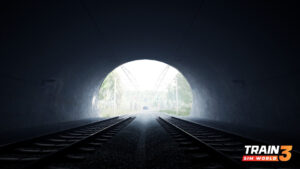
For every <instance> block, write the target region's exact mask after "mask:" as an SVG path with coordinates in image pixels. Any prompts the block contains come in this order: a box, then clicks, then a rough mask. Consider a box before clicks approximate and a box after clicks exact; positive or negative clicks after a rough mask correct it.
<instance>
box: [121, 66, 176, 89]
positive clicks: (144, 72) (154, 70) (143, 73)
mask: <svg viewBox="0 0 300 169" xmlns="http://www.w3.org/2000/svg"><path fill="white" fill-rule="evenodd" d="M122 66H123V67H125V69H127V70H128V71H129V72H130V74H131V75H132V77H133V78H134V79H132V80H135V81H136V83H137V85H138V90H140V91H145V90H157V89H156V87H157V86H156V85H157V82H158V78H159V76H160V75H161V74H162V73H163V70H164V69H165V68H166V67H168V70H167V72H166V75H165V76H164V78H163V79H162V82H161V84H160V86H159V89H158V90H164V89H165V88H166V85H168V83H166V82H170V81H171V80H172V79H173V78H174V77H175V75H176V74H177V73H178V70H176V69H175V68H173V67H171V66H169V65H167V64H165V63H162V62H158V61H153V60H137V61H132V62H128V63H125V64H123V65H121V66H120V67H118V68H116V71H117V72H118V73H120V74H121V75H122V76H121V79H122V81H123V82H124V83H125V84H124V85H126V86H131V87H130V88H131V89H134V86H133V85H132V82H130V80H129V79H128V77H127V75H126V74H125V72H124V71H123V70H122Z"/></svg>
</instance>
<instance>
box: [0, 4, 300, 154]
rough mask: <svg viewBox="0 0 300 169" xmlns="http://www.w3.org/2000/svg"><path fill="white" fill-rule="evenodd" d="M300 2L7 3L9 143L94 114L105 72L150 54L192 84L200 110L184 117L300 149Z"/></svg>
mask: <svg viewBox="0 0 300 169" xmlns="http://www.w3.org/2000/svg"><path fill="white" fill-rule="evenodd" d="M296 6H297V5H296V2H293V1H288V2H283V1H270V2H269V1H268V2H267V1H226V2H225V1H204V0H203V1H128V2H125V1H123V2H112V1H111V2H109V1H107V2H100V1H95V0H88V1H83V0H78V1H72V2H71V1H28V2H10V3H7V4H5V5H3V6H2V7H1V20H2V23H1V25H2V26H1V28H0V30H1V67H0V69H1V83H0V84H1V87H0V91H1V97H0V98H1V110H0V111H1V113H0V114H1V118H0V125H1V127H0V133H2V135H3V137H2V136H1V137H2V138H3V139H2V143H6V142H9V141H12V140H14V139H16V138H17V139H23V136H22V134H20V133H23V132H25V133H29V134H27V135H26V137H27V136H30V135H31V132H32V131H34V130H36V129H38V128H40V129H42V128H47V127H51V126H56V125H57V124H60V123H72V122H74V121H84V120H95V119H97V118H98V114H97V113H96V112H95V111H93V108H92V99H93V96H94V95H95V93H96V92H97V91H99V87H100V84H101V83H102V82H103V80H104V78H105V77H106V75H107V74H108V73H109V72H111V71H112V70H113V69H114V68H116V67H118V66H119V65H122V64H124V63H126V62H130V61H134V60H141V59H149V60H157V61H161V62H164V63H167V64H169V65H172V66H174V67H175V68H177V69H178V70H180V72H181V73H182V74H183V75H184V76H185V77H186V79H187V80H188V82H189V84H190V86H191V89H192V92H193V107H192V111H191V113H190V115H189V116H188V117H184V118H185V119H188V120H191V121H194V122H199V123H203V124H205V125H206V126H210V127H213V128H217V129H221V130H224V131H227V132H230V133H235V134H238V135H241V136H245V137H249V138H255V139H258V140H263V141H271V142H273V143H275V144H293V145H294V147H295V148H297V146H296V145H298V146H299V141H300V140H299V138H300V137H299V133H300V128H299V124H298V123H299V119H300V115H299V110H300V107H299V95H300V93H299V91H300V90H299V86H300V83H299V82H300V81H299V38H298V36H299V11H298V9H297V7H296ZM62 128H63V127H62ZM62 128H61V129H62ZM43 132H45V131H43V130H42V131H40V132H39V134H41V133H43ZM24 137H25V136H24ZM298 148H299V147H298Z"/></svg>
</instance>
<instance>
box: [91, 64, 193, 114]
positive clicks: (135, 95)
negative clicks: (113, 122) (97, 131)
mask: <svg viewBox="0 0 300 169" xmlns="http://www.w3.org/2000/svg"><path fill="white" fill-rule="evenodd" d="M192 102H193V93H192V90H191V87H190V85H189V83H188V81H187V80H186V79H185V77H184V76H183V75H182V74H181V73H180V72H179V71H178V70H177V69H176V68H174V67H172V66H170V65H168V64H165V63H163V62H159V61H154V60H145V59H143V60H135V61H131V62H127V63H124V64H122V65H120V66H118V67H117V68H115V69H114V70H113V71H111V72H110V73H109V74H108V75H107V76H106V77H105V79H104V80H103V82H102V83H101V86H100V88H99V90H98V91H96V93H95V95H94V96H93V98H92V106H93V111H96V112H98V113H99V116H100V117H113V116H120V115H124V114H136V113H140V112H153V111H156V112H164V113H167V114H171V115H176V116H189V115H190V113H191V111H192Z"/></svg>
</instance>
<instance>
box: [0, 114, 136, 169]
mask: <svg viewBox="0 0 300 169" xmlns="http://www.w3.org/2000/svg"><path fill="white" fill-rule="evenodd" d="M133 119H134V117H129V116H127V117H126V116H123V117H114V118H110V119H106V120H102V121H99V122H95V123H91V124H88V125H84V126H80V127H76V128H72V129H69V130H65V131H60V132H57V133H53V134H48V135H44V136H40V137H36V138H32V139H28V140H24V141H20V142H16V143H12V144H7V145H4V146H1V147H0V168H1V169H13V168H18V169H20V168H24V169H25V168H26V169H27V168H28V169H29V168H52V169H58V168H60V169H62V168H69V166H70V165H72V164H73V163H74V162H76V161H77V162H78V161H82V160H85V158H86V156H87V155H89V154H90V153H91V152H94V151H96V150H97V149H98V148H99V147H101V145H103V144H104V143H105V142H106V141H107V140H109V139H110V138H111V137H113V136H114V135H115V134H116V133H117V132H118V131H119V130H121V129H122V128H123V127H125V126H126V125H127V124H129V123H130V122H131V121H132V120H133ZM66 166H67V167H66Z"/></svg>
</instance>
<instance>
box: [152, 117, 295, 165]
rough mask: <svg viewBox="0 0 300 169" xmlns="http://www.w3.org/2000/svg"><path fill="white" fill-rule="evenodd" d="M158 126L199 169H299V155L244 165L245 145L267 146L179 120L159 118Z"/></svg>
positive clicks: (245, 163) (293, 153) (293, 154)
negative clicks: (160, 126) (287, 159)
mask: <svg viewBox="0 0 300 169" xmlns="http://www.w3.org/2000/svg"><path fill="white" fill-rule="evenodd" d="M157 120H158V122H159V123H160V124H161V125H162V126H163V127H164V128H165V129H166V131H167V132H168V133H169V134H170V135H171V136H172V137H173V138H174V139H175V140H176V141H177V142H178V143H179V146H180V147H181V148H182V149H183V150H184V151H185V152H186V153H187V154H188V155H189V156H190V157H191V160H192V161H193V163H194V165H195V167H196V168H207V169H219V168H220V169H221V168H232V169H233V168H234V169H238V168H246V169H261V168H280V169H283V168H284V169H299V168H300V158H299V153H298V152H295V151H294V152H292V159H291V160H290V161H288V162H242V156H243V155H244V153H245V148H244V146H245V145H267V144H265V143H261V142H259V141H256V140H252V139H248V138H244V137H241V136H238V135H234V134H232V133H227V132H224V131H220V130H218V129H214V128H210V127H207V126H203V125H200V124H198V123H194V122H190V121H187V120H183V119H180V118H176V117H170V116H166V117H165V116H164V117H159V118H158V119H157Z"/></svg>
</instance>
